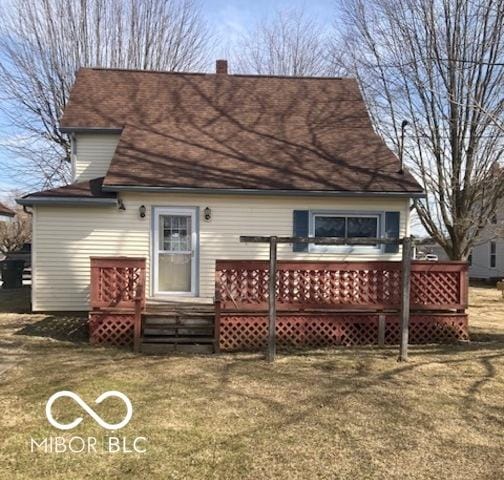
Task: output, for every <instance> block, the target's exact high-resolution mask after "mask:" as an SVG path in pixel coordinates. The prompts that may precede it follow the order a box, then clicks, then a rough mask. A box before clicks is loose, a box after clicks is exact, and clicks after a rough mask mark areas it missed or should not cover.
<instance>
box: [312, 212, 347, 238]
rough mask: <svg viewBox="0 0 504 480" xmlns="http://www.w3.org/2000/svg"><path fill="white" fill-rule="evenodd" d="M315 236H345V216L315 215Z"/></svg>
mask: <svg viewBox="0 0 504 480" xmlns="http://www.w3.org/2000/svg"><path fill="white" fill-rule="evenodd" d="M315 236H316V237H342V238H344V237H345V217H322V216H316V217H315Z"/></svg>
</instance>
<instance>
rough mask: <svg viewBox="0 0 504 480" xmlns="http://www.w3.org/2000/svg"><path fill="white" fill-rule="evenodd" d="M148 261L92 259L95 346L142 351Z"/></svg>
mask: <svg viewBox="0 0 504 480" xmlns="http://www.w3.org/2000/svg"><path fill="white" fill-rule="evenodd" d="M145 263H146V262H145V258H137V257H91V284H90V286H91V289H90V306H91V311H90V313H89V325H90V339H91V342H92V343H95V344H104V343H108V344H112V345H117V346H125V345H130V344H131V343H133V348H134V350H135V351H138V350H139V345H140V337H141V328H142V326H141V322H142V318H141V317H142V310H143V308H144V307H145Z"/></svg>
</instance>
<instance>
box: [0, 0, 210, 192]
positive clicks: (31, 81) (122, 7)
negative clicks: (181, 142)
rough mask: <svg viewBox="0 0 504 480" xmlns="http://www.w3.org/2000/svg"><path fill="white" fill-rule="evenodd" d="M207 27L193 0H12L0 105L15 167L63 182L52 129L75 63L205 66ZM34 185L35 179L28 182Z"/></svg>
mask: <svg viewBox="0 0 504 480" xmlns="http://www.w3.org/2000/svg"><path fill="white" fill-rule="evenodd" d="M208 41H209V32H208V29H207V27H206V25H205V24H204V22H203V20H202V17H201V13H200V9H199V7H198V4H197V3H196V1H195V0H124V1H116V0H12V1H11V2H10V3H6V4H4V5H3V8H2V10H1V11H0V109H1V110H2V112H3V114H4V116H5V117H6V118H7V128H8V133H9V141H8V142H4V145H3V146H4V148H7V149H8V150H9V151H10V152H11V153H12V155H15V156H16V158H18V159H19V162H18V167H19V168H18V169H17V170H18V172H17V173H20V174H24V175H25V176H28V175H31V176H32V177H33V178H34V179H35V180H36V183H37V184H42V186H50V185H53V184H60V183H66V182H68V181H69V180H70V175H69V173H70V172H69V170H70V169H69V158H70V151H69V149H70V147H69V141H68V139H67V137H66V136H65V135H63V134H61V133H60V131H59V129H58V125H59V123H58V122H59V117H60V115H61V112H62V110H63V109H64V107H65V105H66V102H67V99H68V93H69V90H70V88H71V86H72V84H73V82H74V79H75V72H76V71H77V70H78V69H79V68H80V67H112V68H136V69H152V70H169V71H180V70H186V69H187V70H189V69H198V68H202V67H204V66H205V65H206V61H207V57H206V55H207V53H208V49H207V45H208ZM34 183H35V182H34Z"/></svg>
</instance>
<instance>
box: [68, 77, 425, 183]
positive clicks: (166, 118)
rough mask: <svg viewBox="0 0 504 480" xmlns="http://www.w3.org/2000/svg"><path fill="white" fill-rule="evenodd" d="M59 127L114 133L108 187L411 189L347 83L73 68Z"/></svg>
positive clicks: (351, 84) (355, 88) (409, 179)
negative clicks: (119, 132)
mask: <svg viewBox="0 0 504 480" xmlns="http://www.w3.org/2000/svg"><path fill="white" fill-rule="evenodd" d="M62 127H64V128H77V129H85V128H94V129H122V135H121V138H120V141H119V145H118V147H117V150H116V152H115V155H114V158H113V160H112V163H111V166H110V169H109V171H108V173H107V176H106V178H105V181H104V185H105V186H106V187H108V188H112V187H114V186H144V187H152V186H156V187H166V188H211V189H259V190H310V191H313V190H317V191H319V190H320V191H373V192H380V191H391V192H397V191H400V192H407V191H412V192H420V191H421V188H420V186H419V185H418V183H417V182H416V181H415V180H414V179H413V177H412V176H411V175H410V174H409V173H407V172H406V173H405V174H400V173H398V170H399V162H398V160H397V158H396V156H395V155H394V154H393V153H392V152H391V151H390V150H389V149H388V148H387V147H386V145H385V144H384V142H383V141H382V140H381V139H380V138H379V137H378V136H377V135H376V134H375V133H374V131H373V128H372V125H371V122H370V119H369V115H368V113H367V110H366V107H365V104H364V102H363V99H362V96H361V94H360V92H359V89H358V85H357V82H356V81H355V80H352V79H339V78H293V77H264V76H245V75H222V74H220V75H210V74H182V73H161V72H143V71H128V70H100V69H83V70H81V71H80V72H79V74H78V76H77V81H76V83H75V86H74V88H73V90H72V93H71V98H70V102H69V104H68V106H67V108H66V110H65V114H64V117H63V119H62Z"/></svg>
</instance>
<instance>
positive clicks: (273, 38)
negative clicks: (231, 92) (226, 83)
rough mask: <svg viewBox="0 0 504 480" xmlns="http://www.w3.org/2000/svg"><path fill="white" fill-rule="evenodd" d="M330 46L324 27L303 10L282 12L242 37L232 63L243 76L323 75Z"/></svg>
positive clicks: (259, 23)
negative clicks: (253, 74)
mask: <svg viewBox="0 0 504 480" xmlns="http://www.w3.org/2000/svg"><path fill="white" fill-rule="evenodd" d="M326 44H327V41H326V36H325V34H324V32H323V29H322V28H321V26H320V25H319V24H318V23H317V22H316V21H315V20H313V19H312V18H309V17H308V16H307V15H306V13H305V12H304V11H303V10H299V9H289V10H278V11H277V12H276V14H275V15H274V16H273V17H272V18H271V19H270V20H266V19H263V20H262V21H260V22H258V23H257V24H256V25H255V27H254V28H252V30H251V31H249V32H248V33H246V34H245V35H243V36H242V38H241V39H240V40H239V41H238V42H237V45H236V51H235V53H234V54H233V55H232V57H233V62H232V63H233V64H234V65H236V66H237V67H236V69H237V70H238V71H239V72H241V73H255V74H260V75H294V76H303V75H323V74H325V73H326V71H327V66H328V62H327V53H326V52H327V49H326V48H325V47H326V46H327V45H326Z"/></svg>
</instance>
